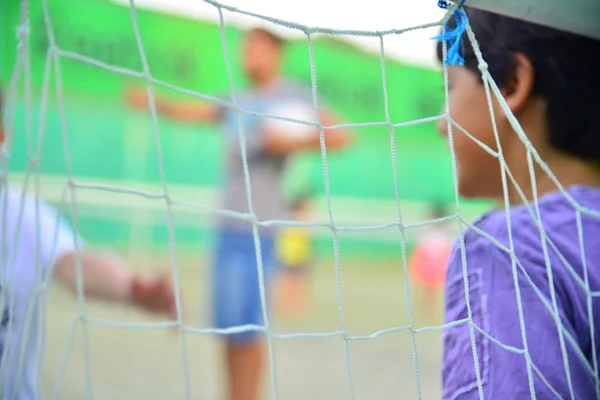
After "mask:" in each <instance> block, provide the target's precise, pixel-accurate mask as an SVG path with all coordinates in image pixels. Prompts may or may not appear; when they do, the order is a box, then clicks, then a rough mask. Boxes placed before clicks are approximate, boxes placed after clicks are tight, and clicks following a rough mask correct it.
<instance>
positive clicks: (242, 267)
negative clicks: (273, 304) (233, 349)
mask: <svg viewBox="0 0 600 400" xmlns="http://www.w3.org/2000/svg"><path fill="white" fill-rule="evenodd" d="M274 244H275V240H274V236H273V235H272V234H264V233H262V234H261V236H260V245H261V253H262V265H263V271H264V288H265V291H266V294H267V295H268V288H269V282H270V278H271V276H272V272H273V269H274V266H275V262H274V254H273V253H274ZM259 288H260V286H259V283H258V267H257V262H256V250H255V246H254V236H253V234H252V231H250V230H248V231H246V230H231V229H223V230H221V231H219V233H218V235H217V244H216V254H215V258H214V262H213V303H212V304H213V318H214V321H213V323H214V326H215V327H216V328H217V329H227V328H233V327H238V326H242V325H258V326H263V325H264V319H263V308H262V303H261V299H260V291H259ZM267 297H268V296H267ZM260 334H261V332H260V331H255V330H249V331H243V332H235V333H229V334H227V340H231V341H237V342H240V341H242V342H243V341H248V340H252V339H254V338H255V337H256V336H258V335H260Z"/></svg>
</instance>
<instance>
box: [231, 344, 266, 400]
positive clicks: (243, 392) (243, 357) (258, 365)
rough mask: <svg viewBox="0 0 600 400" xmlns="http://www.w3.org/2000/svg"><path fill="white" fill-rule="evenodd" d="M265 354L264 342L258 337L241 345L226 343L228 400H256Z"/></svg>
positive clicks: (258, 393)
mask: <svg viewBox="0 0 600 400" xmlns="http://www.w3.org/2000/svg"><path fill="white" fill-rule="evenodd" d="M265 354H266V346H265V341H264V339H263V338H262V337H260V336H255V338H253V339H251V340H248V341H246V342H242V343H236V341H235V340H228V341H227V344H226V362H227V370H228V375H229V376H228V382H229V384H228V389H229V395H228V399H229V400H258V398H259V395H260V389H261V383H262V377H263V373H264V369H265V368H264V366H265Z"/></svg>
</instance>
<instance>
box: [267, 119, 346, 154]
mask: <svg viewBox="0 0 600 400" xmlns="http://www.w3.org/2000/svg"><path fill="white" fill-rule="evenodd" d="M320 116H321V123H322V124H323V126H325V127H328V126H335V125H339V124H340V123H339V122H338V121H339V119H338V118H337V117H335V115H334V114H333V113H332V112H330V111H328V110H322V111H321V113H320ZM324 133H325V145H326V147H327V149H328V150H341V149H344V148H346V147H347V146H349V145H350V143H351V142H352V134H351V132H350V131H349V130H347V129H335V130H332V129H325V132H324ZM320 148H321V138H320V132H319V130H318V129H317V128H311V130H310V131H309V132H308V133H307V134H306V135H303V136H300V137H298V136H293V135H288V134H286V132H282V131H279V130H274V129H268V128H264V130H263V150H264V151H265V152H266V153H268V154H272V155H287V154H290V153H293V152H296V151H302V150H319V149H320Z"/></svg>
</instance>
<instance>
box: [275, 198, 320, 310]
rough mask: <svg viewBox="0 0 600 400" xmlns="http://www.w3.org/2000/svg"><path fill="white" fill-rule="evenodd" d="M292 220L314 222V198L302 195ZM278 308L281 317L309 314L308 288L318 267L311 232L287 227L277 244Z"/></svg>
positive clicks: (293, 206)
mask: <svg viewBox="0 0 600 400" xmlns="http://www.w3.org/2000/svg"><path fill="white" fill-rule="evenodd" d="M290 211H291V214H292V218H293V219H294V220H295V221H297V222H310V221H311V220H312V197H311V196H310V195H308V194H301V195H300V196H297V197H296V198H294V200H293V201H292V202H291V204H290ZM275 254H276V260H277V263H278V267H279V269H278V274H277V302H276V304H277V307H278V309H279V312H280V314H281V315H284V316H291V317H297V316H300V315H302V314H303V313H304V312H305V311H306V306H307V304H306V301H307V299H306V296H307V285H308V279H309V274H310V268H311V267H312V265H313V264H314V259H313V253H312V238H311V236H310V228H307V227H302V226H285V227H283V228H281V231H280V233H279V236H278V238H277V243H276V253H275Z"/></svg>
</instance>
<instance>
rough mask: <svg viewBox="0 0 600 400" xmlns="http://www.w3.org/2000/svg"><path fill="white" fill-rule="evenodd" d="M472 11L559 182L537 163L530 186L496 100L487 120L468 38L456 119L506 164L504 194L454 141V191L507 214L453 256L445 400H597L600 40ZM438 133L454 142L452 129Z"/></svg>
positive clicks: (493, 172) (455, 94)
mask: <svg viewBox="0 0 600 400" xmlns="http://www.w3.org/2000/svg"><path fill="white" fill-rule="evenodd" d="M465 9H466V14H467V16H468V18H469V23H470V26H471V28H472V30H473V32H474V34H475V37H476V38H477V41H478V43H479V46H480V48H481V51H482V54H483V58H484V60H485V61H486V62H487V64H488V65H487V70H488V71H489V73H490V75H491V77H492V78H493V80H494V81H495V82H496V84H497V85H498V87H499V89H500V91H501V93H502V96H503V97H504V101H505V103H506V105H507V106H508V108H509V109H510V110H511V112H512V114H513V115H514V116H515V117H516V119H517V120H518V121H519V124H520V125H521V127H522V128H523V131H524V132H525V134H526V135H527V139H528V140H529V141H530V143H531V145H532V146H533V147H534V148H535V150H536V151H537V153H538V154H539V155H540V157H541V159H542V160H544V162H545V163H547V165H548V167H549V168H550V170H551V171H552V172H553V174H554V176H555V177H556V179H557V180H556V181H555V180H553V179H552V178H551V177H550V176H549V175H548V174H547V173H545V172H544V171H543V170H542V168H541V167H540V166H539V165H538V164H537V163H536V162H535V161H533V163H532V164H534V166H533V169H534V171H535V179H533V178H532V176H530V172H529V171H530V169H529V161H528V155H527V151H526V147H525V145H524V144H523V142H522V141H521V139H520V138H519V137H518V135H517V133H516V132H515V130H514V129H513V128H512V127H511V123H510V122H509V118H508V117H507V116H506V114H505V113H504V112H503V111H502V108H501V107H500V102H499V101H498V100H497V99H495V98H494V99H493V101H492V108H493V116H490V112H489V107H488V101H487V96H486V90H485V85H484V83H483V82H482V74H481V71H480V66H479V65H480V63H479V62H478V60H477V58H476V56H475V52H474V50H473V48H472V45H471V43H470V40H469V39H468V38H467V37H466V35H465V37H464V38H463V43H464V44H463V50H462V52H463V53H462V54H463V56H464V60H465V62H464V65H463V66H449V67H448V85H449V89H448V90H449V93H448V106H449V110H450V116H451V117H452V120H453V121H455V122H456V123H457V124H458V125H460V126H461V127H462V128H464V129H465V130H466V131H467V132H469V133H470V134H471V135H472V136H474V137H475V138H476V139H477V140H479V141H481V142H482V143H483V144H484V145H485V146H487V147H489V148H491V149H492V150H494V151H496V152H501V153H502V155H503V157H502V158H503V160H504V162H505V164H506V169H505V170H506V176H507V185H506V188H503V180H502V173H501V169H502V167H501V163H500V162H499V159H498V158H497V157H494V156H492V155H490V154H489V153H488V152H486V151H485V150H483V149H482V148H481V147H480V146H479V145H478V144H477V143H476V142H475V141H473V140H472V139H471V138H469V137H467V135H465V134H464V133H463V132H461V131H460V130H459V129H456V128H455V129H453V132H454V134H453V140H452V143H449V145H450V146H453V149H454V152H455V155H456V161H457V167H458V168H457V184H458V188H459V191H460V194H461V195H462V196H464V197H467V198H490V199H497V198H504V193H505V192H506V195H507V199H508V201H509V203H510V209H509V212H508V213H507V212H506V210H504V209H501V210H498V211H493V212H490V213H488V214H486V215H484V216H483V217H482V218H480V219H479V220H478V221H477V222H476V223H475V224H474V226H470V227H469V229H466V230H465V232H464V235H463V237H462V238H461V240H459V241H458V242H457V244H456V245H455V248H454V251H453V254H452V256H451V259H450V262H449V266H448V272H447V279H446V299H445V302H446V318H445V319H446V323H447V324H451V323H453V322H454V323H457V322H456V321H458V322H460V323H457V324H456V325H453V326H451V327H449V328H447V330H446V332H445V334H444V362H443V371H442V374H443V398H444V399H447V400H455V399H460V400H469V399H479V398H485V399H501V400H504V399H528V398H537V399H554V398H570V399H592V398H598V397H599V385H598V383H599V380H598V355H599V354H598V352H599V351H600V343H599V335H600V332H597V330H596V327H597V326H598V324H600V302H599V300H598V298H597V297H596V296H594V295H593V293H594V292H597V291H599V290H600V245H599V244H600V242H599V240H600V213H599V212H598V211H599V210H600V119H599V118H598V116H597V115H596V113H598V112H599V111H600V73H599V69H598V61H600V41H598V40H594V39H590V38H586V37H582V36H577V35H574V34H570V33H566V32H561V31H558V30H555V29H551V28H547V27H542V26H539V25H535V24H531V23H528V22H523V21H519V20H516V19H512V18H508V17H504V16H500V15H497V14H493V13H489V12H484V11H480V10H475V9H469V8H465ZM450 25H451V26H454V25H455V21H454V18H452V19H451V21H450ZM438 53H439V57H440V59H441V58H442V55H441V44H440V45H439V46H438ZM485 68H486V66H482V70H485ZM492 97H494V96H493V94H492ZM494 125H496V127H497V130H496V132H497V138H496V134H495V133H494V128H493V126H494ZM454 126H456V125H454ZM439 129H440V130H441V132H442V133H443V134H444V135H445V136H447V134H448V125H447V123H446V121H443V123H441V124H440V127H439ZM533 159H534V160H535V158H533ZM557 182H559V183H560V185H559V184H558V183H557ZM575 204H576V205H575ZM538 221H539V223H538ZM542 232H545V233H544V234H542ZM463 240H464V249H465V253H464V254H465V256H466V257H463V256H462V250H461V248H462V244H461V242H462V241H463ZM463 259H465V260H466V263H465V264H463ZM464 277H467V282H465V278H464ZM466 283H468V285H467V284H466ZM467 294H468V297H467ZM467 298H468V301H467V300H466V299H467ZM467 303H468V304H467Z"/></svg>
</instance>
